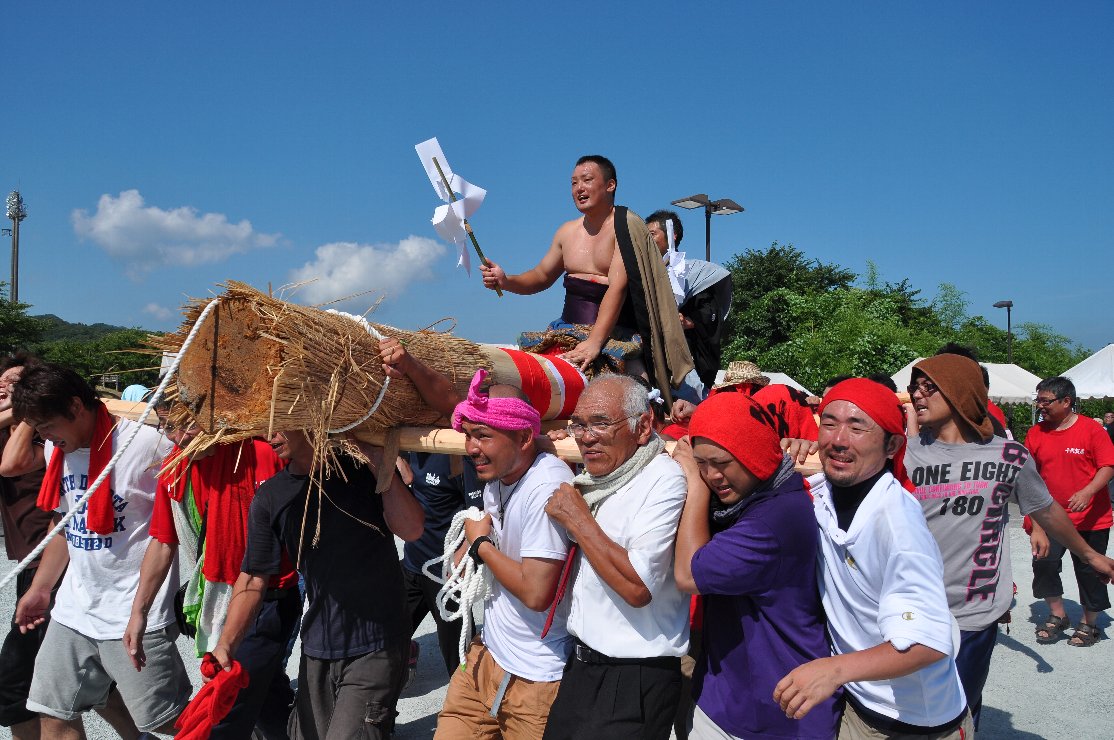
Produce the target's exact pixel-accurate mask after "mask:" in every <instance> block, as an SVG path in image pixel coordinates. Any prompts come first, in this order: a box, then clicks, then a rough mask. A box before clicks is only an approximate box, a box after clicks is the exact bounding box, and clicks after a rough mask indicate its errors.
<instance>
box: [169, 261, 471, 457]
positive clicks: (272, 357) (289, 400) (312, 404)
mask: <svg viewBox="0 0 1114 740" xmlns="http://www.w3.org/2000/svg"><path fill="white" fill-rule="evenodd" d="M224 287H225V288H226V290H225V293H224V294H222V295H221V296H220V304H219V306H218V307H217V310H216V311H214V312H213V313H212V314H211V315H210V316H209V318H208V319H206V322H205V325H203V326H202V328H201V331H200V334H199V336H198V338H197V340H196V341H195V342H194V344H193V345H192V346H191V347H190V349H189V351H188V352H187V354H186V356H185V357H183V358H182V363H181V366H180V368H179V371H178V377H177V379H176V382H175V384H174V387H173V388H172V389H171V391H170V393H169V398H170V400H172V401H178V402H179V403H177V404H175V405H174V407H172V411H171V415H170V419H171V421H172V422H176V423H188V421H189V420H190V419H192V420H194V421H196V422H197V424H198V425H200V427H201V428H202V430H203V431H204V432H205V434H203V435H202V436H201V437H199V438H198V440H195V443H194V444H191V445H190V447H191V448H193V449H192V450H190V451H191V452H192V451H197V450H201V449H206V448H208V447H209V446H211V445H213V444H217V443H218V441H219V442H224V443H227V442H234V441H237V440H241V439H246V438H248V437H254V436H262V435H265V434H267V433H268V431H270V430H273V431H289V430H296V429H301V430H306V431H307V432H308V433H309V434H310V437H311V441H313V443H314V447H315V448H316V449H319V450H320V451H324V449H325V447H326V444H325V442H326V439H327V437H328V434H329V431H330V430H336V429H340V428H343V427H346V426H348V425H351V424H353V423H355V422H359V421H360V420H361V419H363V418H364V417H365V416H366V417H367V418H366V420H365V421H363V422H362V423H360V424H359V430H360V431H361V432H367V433H378V432H382V431H385V430H387V429H389V428H391V427H396V426H403V425H415V424H418V425H420V424H433V423H436V422H437V421H438V420H439V418H440V414H439V413H438V412H436V411H434V410H432V409H430V408H429V407H428V406H426V405H425V404H424V403H423V402H422V400H421V397H420V396H419V395H418V392H417V390H416V389H415V388H414V385H413V383H411V382H410V380H408V379H406V378H392V379H390V380H389V383H388V381H387V378H386V376H385V374H384V372H383V368H382V363H381V362H380V356H379V340H378V339H377V338H376V337H374V336H372V334H369V333H368V330H367V329H366V328H365V326H364V325H363V324H362V323H361V322H359V321H357V320H353V318H350V317H348V316H346V315H340V314H335V313H328V312H326V311H323V310H320V309H317V308H310V307H306V306H299V305H296V304H293V303H289V302H286V301H283V300H280V299H278V298H274V297H272V296H269V295H268V294H266V293H263V292H261V291H258V290H256V289H254V288H252V287H251V286H249V285H246V284H244V283H239V282H229V283H227V284H226V285H225V286H224ZM204 303H207V301H205V302H202V301H193V302H191V304H190V305H188V306H187V307H186V309H185V311H184V314H185V320H184V322H183V324H182V326H181V327H180V329H179V330H178V332H177V333H175V334H169V335H166V336H163V337H156V338H153V339H152V343H153V345H154V346H156V347H157V348H158V349H161V350H165V351H169V352H175V351H177V349H178V347H180V346H181V343H182V340H183V338H184V337H185V335H186V333H187V332H188V331H189V329H190V328H191V327H192V326H193V323H194V321H195V320H196V319H197V317H198V315H199V314H200V312H201V309H202V307H203V306H204ZM371 326H372V327H374V329H376V330H377V331H378V332H379V333H381V334H382V335H384V336H388V337H395V338H397V339H399V341H401V342H402V343H403V344H404V345H405V346H406V350H407V351H408V352H409V353H410V354H411V355H413V356H414V358H415V359H417V360H418V361H420V362H422V363H423V364H425V365H427V366H428V367H430V368H432V369H434V370H437V371H438V372H441V373H443V374H444V375H445V376H447V377H448V378H450V379H451V380H452V382H453V384H454V385H455V386H456V388H457V390H458V391H459V392H460V393H461V394H462V395H464V394H466V393H467V390H468V383H469V381H470V380H471V378H472V376H473V374H474V373H475V371H476V369H477V368H481V367H483V368H485V369H488V370H491V362H490V360H488V359H487V358H486V357H485V355H484V353H483V352H481V351H480V347H479V345H477V344H475V343H473V342H469V341H467V340H464V339H459V338H457V337H453V336H450V335H447V334H440V333H434V332H410V331H404V330H402V329H396V328H394V327H390V326H384V325H378V324H372V325H371ZM385 383H387V384H388V387H387V388H386V392H385V393H383V390H384V384H385ZM381 395H382V398H381V400H380V396H381ZM377 401H378V406H375V404H376V402H377ZM373 407H375V411H374V413H372V414H371V415H370V416H367V415H368V411H369V410H371V409H372V408H373Z"/></svg>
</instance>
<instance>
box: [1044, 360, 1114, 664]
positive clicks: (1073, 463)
mask: <svg viewBox="0 0 1114 740" xmlns="http://www.w3.org/2000/svg"><path fill="white" fill-rule="evenodd" d="M1075 398H1076V395H1075V386H1074V385H1073V384H1072V382H1071V380H1069V379H1068V378H1065V377H1060V376H1057V377H1054V378H1048V379H1046V380H1042V381H1041V382H1040V383H1039V384H1037V400H1036V404H1037V408H1038V409H1039V410H1040V412H1041V416H1042V419H1041V421H1040V422H1039V423H1038V424H1036V425H1035V426H1033V427H1032V428H1031V429H1030V430H1029V432H1028V435H1027V436H1026V437H1025V446H1026V447H1028V448H1029V451H1030V452H1032V453H1033V457H1034V459H1035V460H1036V462H1037V469H1038V470H1039V471H1040V475H1041V478H1043V479H1044V482H1045V483H1046V484H1047V485H1048V490H1049V492H1050V493H1051V494H1052V497H1053V498H1054V499H1056V502H1057V503H1058V504H1060V505H1061V506H1062V507H1064V508H1065V509H1066V510H1067V513H1068V516H1069V517H1070V518H1071V522H1072V524H1074V525H1075V528H1076V529H1077V530H1078V531H1079V536H1080V537H1082V538H1083V540H1084V541H1085V542H1086V543H1087V544H1088V545H1090V546H1091V548H1093V549H1094V550H1096V551H1098V552H1099V553H1105V552H1106V546H1107V542H1108V539H1109V535H1110V527H1111V524H1112V523H1114V520H1112V518H1111V510H1110V497H1109V496H1108V495H1105V494H1106V486H1107V484H1108V483H1109V482H1110V480H1111V478H1112V477H1114V444H1112V443H1111V441H1110V437H1109V436H1108V435H1107V434H1106V432H1105V431H1104V430H1103V428H1102V427H1100V426H1099V425H1098V424H1092V423H1090V421H1089V420H1086V419H1083V420H1082V421H1080V419H1081V417H1080V416H1079V415H1078V414H1076V413H1075V412H1074V411H1073V410H1072V405H1073V404H1074V402H1075ZM1096 494H1103V495H1096ZM1051 534H1053V537H1049V532H1046V531H1045V527H1044V526H1043V523H1042V522H1040V521H1039V520H1037V521H1034V522H1033V530H1032V533H1031V535H1030V537H1031V539H1032V546H1033V595H1034V596H1036V597H1038V598H1043V599H1044V600H1045V602H1046V603H1047V604H1048V609H1049V617H1048V622H1047V623H1046V624H1044V625H1043V626H1042V627H1040V628H1039V629H1038V630H1037V642H1041V643H1051V642H1056V641H1057V640H1059V639H1060V635H1062V634H1063V633H1064V631H1065V630H1066V629H1067V628H1068V627H1069V626H1070V624H1071V623H1070V621H1069V620H1068V616H1067V612H1066V611H1065V609H1064V600H1063V594H1064V586H1063V583H1062V582H1061V581H1060V569H1061V563H1062V561H1063V557H1064V550H1065V546H1066V545H1068V543H1067V542H1064V541H1061V540H1060V539H1059V538H1057V537H1056V536H1055V534H1056V533H1055V532H1052V533H1051ZM1071 559H1072V565H1073V566H1074V568H1075V578H1076V581H1077V582H1078V584H1079V597H1080V598H1079V600H1080V602H1081V603H1082V604H1083V619H1082V621H1080V622H1079V624H1078V626H1077V627H1076V629H1075V632H1074V633H1073V634H1072V636H1071V638H1070V639H1069V640H1068V644H1069V645H1073V646H1076V647H1090V646H1091V645H1094V644H1095V643H1096V642H1097V641H1098V640H1099V639H1100V638H1101V636H1102V632H1101V631H1100V630H1099V628H1098V624H1097V620H1098V616H1099V613H1100V612H1102V611H1103V610H1105V609H1109V608H1110V599H1109V596H1108V594H1107V592H1106V585H1105V584H1106V582H1108V581H1109V580H1110V576H1109V574H1108V573H1101V574H1100V573H1098V572H1096V571H1095V569H1094V568H1093V567H1092V565H1091V564H1090V563H1089V562H1088V561H1086V560H1084V559H1083V558H1081V557H1080V556H1079V555H1077V554H1076V552H1075V550H1074V548H1073V550H1072V556H1071Z"/></svg>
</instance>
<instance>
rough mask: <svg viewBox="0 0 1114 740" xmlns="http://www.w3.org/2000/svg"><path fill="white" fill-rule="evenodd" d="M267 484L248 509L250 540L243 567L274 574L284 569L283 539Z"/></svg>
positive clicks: (263, 573)
mask: <svg viewBox="0 0 1114 740" xmlns="http://www.w3.org/2000/svg"><path fill="white" fill-rule="evenodd" d="M268 487H269V486H268V485H267V484H266V483H264V484H263V486H261V487H260V489H259V493H258V494H257V495H256V496H255V498H253V499H252V500H251V509H249V511H248V542H247V547H246V548H245V550H244V562H243V565H241V566H240V570H241V571H243V572H244V573H250V574H251V575H253V576H273V575H278V574H280V573H282V572H283V570H284V569H283V563H282V542H281V540H280V539H279V535H278V532H277V531H275V527H274V517H273V514H272V512H271V500H270V499H271V498H272V497H271V496H268V495H267V493H268V492H267V488H268Z"/></svg>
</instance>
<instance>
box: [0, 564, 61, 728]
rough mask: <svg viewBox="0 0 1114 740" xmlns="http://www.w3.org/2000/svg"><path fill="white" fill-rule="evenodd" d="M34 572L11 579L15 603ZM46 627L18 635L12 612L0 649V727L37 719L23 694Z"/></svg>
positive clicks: (25, 693) (27, 687) (35, 570)
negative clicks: (13, 584) (9, 625)
mask: <svg viewBox="0 0 1114 740" xmlns="http://www.w3.org/2000/svg"><path fill="white" fill-rule="evenodd" d="M36 572H37V569H35V568H27V569H26V570H24V571H23V572H22V573H20V574H19V575H18V576H16V577H15V603H17V604H18V603H19V600H20V599H22V598H23V595H24V594H25V593H27V589H29V588H31V582H32V581H33V580H35V573H36ZM53 603H54V598H53V595H52V596H51V604H52V605H53ZM48 623H49V622H48ZM46 627H47V625H46V624H41V625H39V627H38V628H37V629H33V630H31V631H30V632H28V633H27V634H21V633H20V631H19V627H17V626H16V624H15V614H14V611H13V614H12V624H11V631H10V632H8V636H7V637H5V638H4V646H3V647H2V648H0V726H3V727H11V726H12V725H18V724H20V723H22V722H29V721H31V720H33V719H37V718H38V716H39V715H38V714H36V713H35V712H30V711H28V710H27V694H28V692H30V691H31V675H32V674H33V673H34V672H35V656H37V655H38V654H39V647H40V646H41V645H42V644H43V638H44V637H46Z"/></svg>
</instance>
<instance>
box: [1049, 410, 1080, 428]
mask: <svg viewBox="0 0 1114 740" xmlns="http://www.w3.org/2000/svg"><path fill="white" fill-rule="evenodd" d="M1078 418H1079V414H1077V413H1075V412H1074V411H1072V412H1071V413H1070V414H1068V415H1067V416H1065V417H1064V420H1063V421H1061V422H1060V423H1059V424H1057V425H1056V426H1052V425H1051V424H1049V427H1050V428H1051V431H1053V432H1062V431H1064V430H1065V429H1067V428H1068V427H1070V426H1071V425H1072V424H1074V423H1075V420H1076V419H1078Z"/></svg>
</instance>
